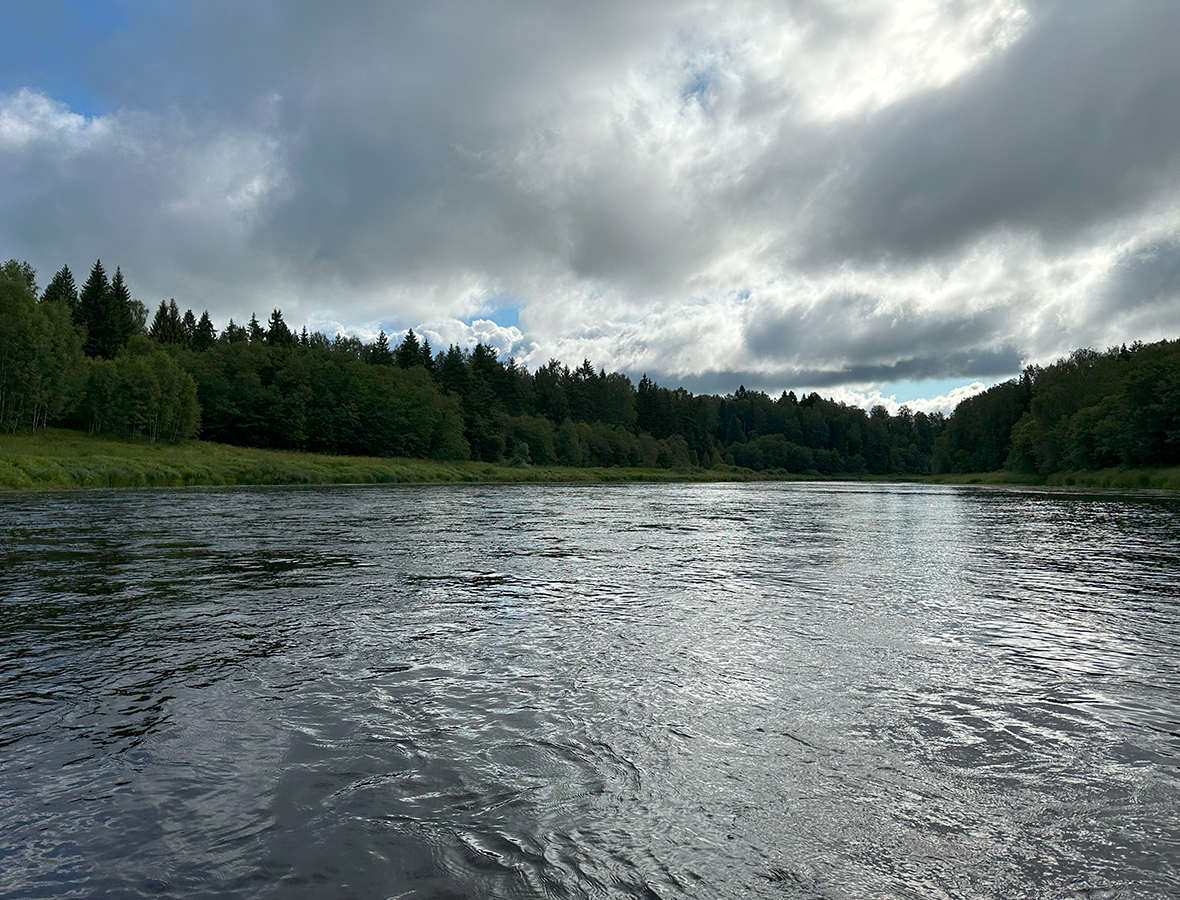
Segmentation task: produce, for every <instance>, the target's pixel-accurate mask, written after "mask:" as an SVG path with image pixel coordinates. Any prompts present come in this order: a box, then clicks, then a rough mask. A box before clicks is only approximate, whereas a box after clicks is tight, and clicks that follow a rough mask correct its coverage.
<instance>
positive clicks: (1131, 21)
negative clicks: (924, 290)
mask: <svg viewBox="0 0 1180 900" xmlns="http://www.w3.org/2000/svg"><path fill="white" fill-rule="evenodd" d="M1178 33H1180V6H1177V5H1176V4H1169V3H1158V2H1151V0H1141V2H1124V3H1117V4H1110V3H1075V2H1048V3H1043V4H1038V5H1037V6H1035V7H1034V21H1033V24H1032V25H1031V27H1030V28H1029V30H1028V32H1027V33H1026V34H1025V35H1024V36H1023V37H1022V38H1021V39H1020V40H1018V41H1017V42H1016V43H1015V44H1014V45H1013V46H1012V47H1010V48H1009V49H1008V50H1007V51H1006V52H1004V53H1002V54H1000V55H999V56H997V57H996V58H995V59H993V60H992V61H991V62H989V63H988V64H986V65H985V66H984V67H982V68H981V69H980V70H979V71H977V72H975V73H973V74H970V75H968V76H967V77H965V78H963V79H960V80H959V81H957V82H954V83H952V84H950V85H948V86H947V87H946V88H944V89H942V90H938V91H934V92H928V93H925V94H921V95H918V96H915V97H913V98H911V99H910V100H908V101H905V102H903V103H900V104H897V105H895V106H894V107H892V108H889V109H887V110H885V111H883V112H881V113H880V114H879V115H878V116H877V117H876V118H875V120H873V121H871V122H868V123H867V124H866V125H865V127H864V128H863V131H862V132H861V133H859V134H855V135H853V134H846V135H844V136H843V139H842V144H841V146H842V148H843V150H844V164H845V165H847V166H848V170H849V176H848V177H847V178H846V179H842V180H839V181H838V182H837V183H836V186H835V187H834V189H833V191H832V192H831V195H829V196H828V197H826V198H825V199H826V201H827V202H826V203H825V205H824V206H823V210H824V212H823V216H822V219H821V220H819V221H817V222H816V223H815V224H816V226H817V228H816V230H815V231H814V232H813V233H812V234H811V235H809V237H808V239H807V240H808V246H809V250H810V252H811V253H813V254H818V255H819V256H820V257H821V258H822V257H827V256H833V255H834V256H837V257H841V258H845V257H851V258H856V257H865V258H888V257H891V256H901V257H923V256H927V255H930V254H938V253H944V252H947V251H949V250H951V249H952V248H954V247H956V246H958V245H960V244H962V243H963V242H965V241H970V240H972V239H974V238H976V237H978V236H980V235H981V234H984V233H986V232H988V231H990V230H993V229H998V228H1002V229H1013V230H1016V231H1024V230H1027V231H1030V232H1034V233H1036V234H1039V235H1040V236H1042V237H1044V238H1046V239H1048V240H1049V241H1060V240H1070V239H1074V238H1076V237H1078V236H1079V235H1080V234H1082V233H1083V232H1084V231H1085V230H1086V229H1088V228H1090V227H1091V226H1093V225H1095V224H1100V223H1102V222H1104V221H1107V220H1110V219H1113V218H1116V217H1118V216H1121V215H1125V214H1127V213H1130V212H1133V211H1135V210H1138V209H1140V208H1141V207H1143V206H1144V205H1145V204H1147V203H1148V202H1150V201H1152V200H1154V199H1156V198H1157V196H1158V194H1159V193H1160V192H1161V191H1165V192H1173V193H1174V192H1175V190H1176V186H1177V182H1178V179H1177V175H1178V163H1180V104H1178V103H1177V102H1176V98H1177V92H1176V85H1177V84H1180V54H1177V53H1176V52H1175V40H1174V38H1175V35H1176V34H1178ZM851 127H852V128H854V129H859V128H860V127H861V125H860V123H854V124H853V125H852V126H851Z"/></svg>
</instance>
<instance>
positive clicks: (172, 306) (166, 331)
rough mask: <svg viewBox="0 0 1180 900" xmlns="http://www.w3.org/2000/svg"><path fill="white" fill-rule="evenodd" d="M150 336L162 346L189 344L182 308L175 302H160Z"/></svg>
mask: <svg viewBox="0 0 1180 900" xmlns="http://www.w3.org/2000/svg"><path fill="white" fill-rule="evenodd" d="M148 335H149V336H150V337H151V338H152V339H153V340H156V341H159V342H160V343H161V344H184V345H187V344H188V335H187V334H185V330H184V320H183V319H181V317H180V307H178V306H177V305H176V301H175V300H167V301H165V300H161V301H160V306H159V308H158V309H157V310H156V315H155V317H154V318H153V319H152V327H151V329H150V330H149V331H148Z"/></svg>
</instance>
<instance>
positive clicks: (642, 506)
mask: <svg viewBox="0 0 1180 900" xmlns="http://www.w3.org/2000/svg"><path fill="white" fill-rule="evenodd" d="M0 540H2V541H3V543H2V546H0V897H4V898H17V897H20V898H29V897H46V898H48V897H55V898H56V897H184V898H196V897H243V898H245V897H250V898H253V897H266V898H269V897H274V898H287V897H293V898H313V897H314V898H321V897H325V898H344V897H354V898H380V900H384V898H395V897H396V898H413V900H425V898H440V900H441V898H466V897H471V898H483V897H504V898H567V897H569V898H616V897H619V898H664V900H669V898H681V897H684V898H689V897H691V898H721V897H726V898H729V897H759V898H864V897H867V898H878V897H879V898H984V897H989V898H990V897H1013V898H1015V897H1022V898H1023V897H1030V898H1091V900H1098V898H1173V897H1177V896H1180V602H1178V591H1180V502H1178V501H1177V500H1174V499H1165V498H1150V497H1140V498H1126V497H1116V496H1094V495H1090V496H1085V495H1067V494H1057V495H1053V494H1046V493H1037V492H1006V491H994V490H969V489H952V488H936V487H929V488H928V487H912V486H874V485H831V484H827V485H706V486H677V485H639V486H626V487H602V486H594V487H533V486H521V487H429V488H344V489H337V490H326V491H321V490H288V489H274V490H208V491H205V490H194V491H191V492H184V493H172V494H164V493H151V492H112V493H72V494H63V495H56V496H46V495H35V496H34V495H8V496H5V497H2V498H0Z"/></svg>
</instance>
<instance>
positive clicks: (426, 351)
mask: <svg viewBox="0 0 1180 900" xmlns="http://www.w3.org/2000/svg"><path fill="white" fill-rule="evenodd" d="M422 365H423V367H424V368H425V369H426V371H427V372H429V373H430V374H431V375H433V374H434V371H435V365H434V351H433V350H431V349H430V341H428V340H426V338H422Z"/></svg>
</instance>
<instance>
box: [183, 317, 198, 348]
mask: <svg viewBox="0 0 1180 900" xmlns="http://www.w3.org/2000/svg"><path fill="white" fill-rule="evenodd" d="M180 324H181V326H182V327H183V328H184V342H185V344H186V345H188V346H189V347H191V346H192V345H193V339H194V338H195V337H196V336H197V317H196V316H194V315H193V311H192V310H191V309H186V310H185V311H184V317H183V318H182V319H181V320H180Z"/></svg>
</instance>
